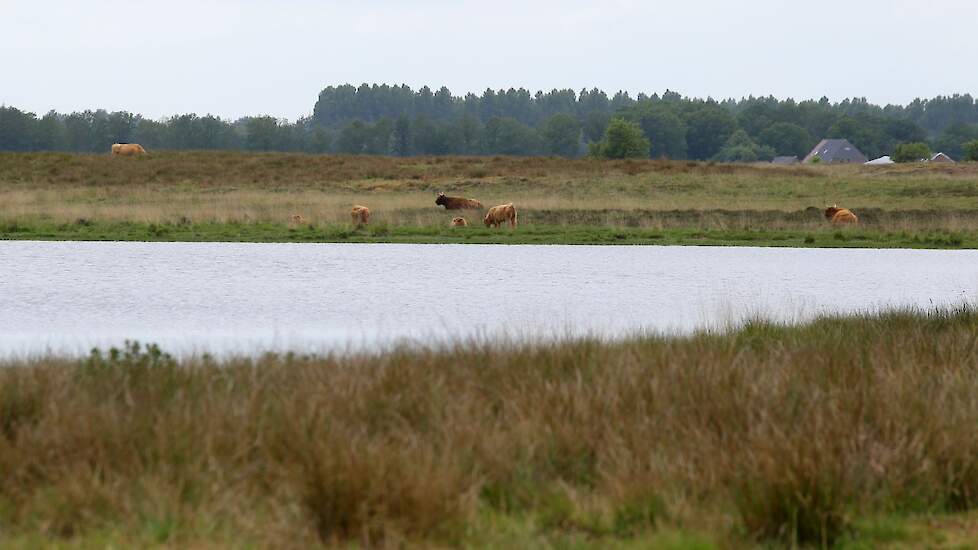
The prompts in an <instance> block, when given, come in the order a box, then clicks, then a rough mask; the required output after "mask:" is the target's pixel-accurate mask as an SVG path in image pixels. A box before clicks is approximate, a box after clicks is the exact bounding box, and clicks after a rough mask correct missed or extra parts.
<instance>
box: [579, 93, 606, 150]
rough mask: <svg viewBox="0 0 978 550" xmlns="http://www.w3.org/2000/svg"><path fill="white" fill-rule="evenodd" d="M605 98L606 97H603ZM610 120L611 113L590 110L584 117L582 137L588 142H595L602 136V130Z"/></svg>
mask: <svg viewBox="0 0 978 550" xmlns="http://www.w3.org/2000/svg"><path fill="white" fill-rule="evenodd" d="M605 99H606V100H607V98H605ZM609 122H611V115H609V114H608V113H606V112H604V111H591V112H589V113H588V114H587V115H585V117H584V138H585V139H587V141H588V142H589V143H597V142H599V141H601V140H602V139H603V138H604V132H605V130H607V129H608V123H609Z"/></svg>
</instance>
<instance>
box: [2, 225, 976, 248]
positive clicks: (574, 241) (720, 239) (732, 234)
mask: <svg viewBox="0 0 978 550" xmlns="http://www.w3.org/2000/svg"><path fill="white" fill-rule="evenodd" d="M0 241H94V242H97V241H120V242H228V243H232V242H252V243H362V244H366V243H388V244H533V245H611V246H615V245H618V246H622V245H626V246H627V245H659V246H748V247H788V248H870V249H942V250H967V249H978V233H970V232H955V231H948V230H921V231H899V232H897V231H885V232H884V231H874V230H872V229H863V228H832V227H822V228H813V229H696V228H688V229H687V228H679V229H676V228H670V229H653V228H634V227H607V226H588V225H530V226H524V227H520V228H517V229H516V230H515V231H513V230H510V229H498V230H489V229H483V228H480V227H468V228H461V229H449V228H445V227H437V226H387V225H383V224H378V225H374V226H369V227H366V228H359V229H354V228H352V227H350V226H348V225H347V226H344V225H330V224H316V225H303V226H300V227H290V226H289V225H287V224H282V223H263V222H215V223H209V222H202V223H179V222H178V223H142V222H107V221H91V220H79V221H77V222H75V223H54V222H50V221H36V222H35V221H28V222H19V221H18V222H7V223H6V224H0Z"/></svg>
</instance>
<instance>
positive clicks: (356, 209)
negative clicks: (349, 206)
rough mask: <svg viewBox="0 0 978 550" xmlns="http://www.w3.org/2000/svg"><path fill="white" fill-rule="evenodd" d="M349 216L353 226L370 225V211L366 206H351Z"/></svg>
mask: <svg viewBox="0 0 978 550" xmlns="http://www.w3.org/2000/svg"><path fill="white" fill-rule="evenodd" d="M350 216H351V217H352V218H353V225H357V226H360V225H367V224H368V223H370V209H369V208H367V207H366V206H360V205H359V204H355V205H353V210H351V211H350Z"/></svg>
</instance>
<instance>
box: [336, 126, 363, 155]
mask: <svg viewBox="0 0 978 550" xmlns="http://www.w3.org/2000/svg"><path fill="white" fill-rule="evenodd" d="M369 133H370V130H369V128H367V125H366V124H365V123H364V122H363V121H362V120H354V121H353V122H351V123H349V124H347V125H346V126H345V127H344V128H343V129H342V130H340V135H339V136H338V137H337V138H336V152H338V153H346V154H348V155H362V154H364V153H366V152H367V140H368V139H369Z"/></svg>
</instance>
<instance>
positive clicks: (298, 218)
mask: <svg viewBox="0 0 978 550" xmlns="http://www.w3.org/2000/svg"><path fill="white" fill-rule="evenodd" d="M289 219H290V220H291V221H292V225H299V224H303V223H306V219H305V218H303V217H302V214H292V217H291V218H289Z"/></svg>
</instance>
